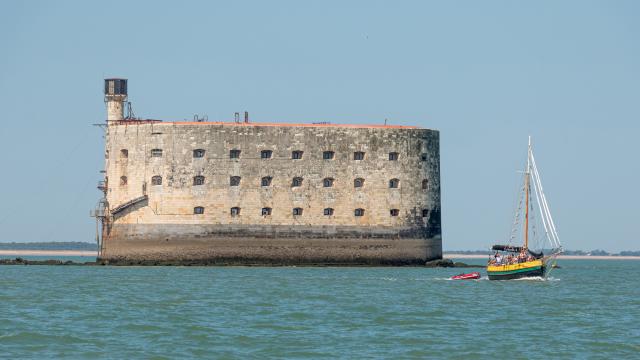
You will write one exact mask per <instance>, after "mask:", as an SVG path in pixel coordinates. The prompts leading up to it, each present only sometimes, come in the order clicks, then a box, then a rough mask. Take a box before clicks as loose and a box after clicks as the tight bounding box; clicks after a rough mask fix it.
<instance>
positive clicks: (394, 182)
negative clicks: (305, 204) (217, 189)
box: [120, 175, 429, 190]
mask: <svg viewBox="0 0 640 360" xmlns="http://www.w3.org/2000/svg"><path fill="white" fill-rule="evenodd" d="M204 179H205V178H204V176H195V177H194V178H193V185H204ZM240 180H241V177H240V176H232V177H230V178H229V186H240ZM272 180H273V178H272V177H270V176H265V177H263V178H262V179H261V180H260V185H261V186H271V181H272ZM302 181H303V179H302V178H301V177H295V178H293V181H292V182H291V187H300V186H302ZM334 181H335V180H334V179H333V178H325V179H323V180H322V186H323V187H333V183H334ZM120 185H127V177H126V176H122V177H120ZM151 185H162V176H159V175H156V176H153V177H152V178H151ZM363 186H364V179H363V178H357V179H355V180H353V187H356V188H360V187H363ZM398 187H400V180H399V179H391V180H389V188H391V189H397V188H398ZM428 187H429V180H428V179H424V180H422V189H425V190H426V189H428Z"/></svg>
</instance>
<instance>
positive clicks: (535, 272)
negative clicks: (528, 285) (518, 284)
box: [487, 260, 546, 280]
mask: <svg viewBox="0 0 640 360" xmlns="http://www.w3.org/2000/svg"><path fill="white" fill-rule="evenodd" d="M545 270H546V266H545V264H544V263H543V262H542V260H535V261H528V262H524V263H519V264H511V265H498V266H496V265H493V266H488V267H487V275H488V277H489V280H513V279H522V278H531V277H544V274H545Z"/></svg>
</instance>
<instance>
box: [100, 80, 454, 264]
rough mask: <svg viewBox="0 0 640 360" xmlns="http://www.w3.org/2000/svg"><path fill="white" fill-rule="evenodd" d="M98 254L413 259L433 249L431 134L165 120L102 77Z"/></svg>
mask: <svg viewBox="0 0 640 360" xmlns="http://www.w3.org/2000/svg"><path fill="white" fill-rule="evenodd" d="M105 102H106V104H107V122H106V125H105V126H104V128H105V129H106V136H105V139H106V143H105V168H104V173H105V177H104V181H103V182H101V184H100V186H99V188H100V189H101V190H102V191H103V194H104V197H103V199H102V200H101V201H100V202H99V206H98V208H97V209H96V211H95V216H96V217H97V219H98V220H99V223H100V225H101V230H100V231H99V236H98V238H99V243H100V254H99V258H100V259H101V260H102V261H108V262H109V263H112V264H113V263H122V264H162V263H175V264H187V263H192V264H273V265H296V264H318V265H319V264H322V265H330V264H344V265H418V264H423V263H424V262H425V261H428V260H431V259H436V258H441V257H442V238H441V226H440V155H439V133H438V131H436V130H429V129H421V128H417V127H412V126H393V125H353V124H352V125H334V124H327V123H323V124H284V123H251V122H249V121H248V118H245V121H242V122H241V121H239V119H238V118H237V117H236V121H234V122H209V121H194V122H164V121H160V120H150V119H139V118H133V117H132V116H131V115H130V116H125V115H124V109H125V106H126V105H127V104H128V103H127V80H126V79H106V80H105Z"/></svg>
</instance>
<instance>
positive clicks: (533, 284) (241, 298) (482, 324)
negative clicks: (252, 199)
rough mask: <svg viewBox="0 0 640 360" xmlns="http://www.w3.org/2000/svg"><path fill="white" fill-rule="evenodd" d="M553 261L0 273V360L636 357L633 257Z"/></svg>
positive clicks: (639, 292)
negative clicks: (503, 267) (551, 266)
mask: <svg viewBox="0 0 640 360" xmlns="http://www.w3.org/2000/svg"><path fill="white" fill-rule="evenodd" d="M467 261H468V262H473V261H469V260H467ZM476 262H480V260H477V261H476ZM559 264H560V265H561V266H562V268H561V269H556V270H554V271H553V272H552V274H551V277H550V278H549V279H547V280H545V281H542V280H517V281H504V282H498V281H488V280H479V281H451V280H447V278H448V277H450V276H452V275H455V274H457V273H459V272H460V269H426V268H366V267H363V268H332V267H327V268H321V267H315V268H310V267H299V268H296V267H277V268H261V267H102V266H91V267H89V266H82V267H73V266H0V358H38V359H42V358H78V359H98V358H104V359H138V358H155V359H165V358H166V359H171V358H242V359H244V358H255V359H262V358H297V359H315V358H318V359H323V358H324V359H334V358H345V359H354V358H368V359H369V358H370V359H391V358H415V359H424V358H457V359H462V358H464V359H487V358H521V359H532V358H534V359H535V358H547V359H549V358H551V359H563V358H566V359H575V358H594V359H597V358H602V359H609V358H628V359H631V358H635V359H638V358H640V280H639V278H640V261H633V260H630V261H625V260H566V261H561V262H560V263H559ZM481 272H482V273H483V275H484V274H485V272H484V270H482V271H481Z"/></svg>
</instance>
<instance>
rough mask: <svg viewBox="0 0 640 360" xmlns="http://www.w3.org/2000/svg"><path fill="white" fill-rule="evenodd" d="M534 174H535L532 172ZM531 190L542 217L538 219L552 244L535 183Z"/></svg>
mask: <svg viewBox="0 0 640 360" xmlns="http://www.w3.org/2000/svg"><path fill="white" fill-rule="evenodd" d="M534 174H535V172H534ZM533 188H534V193H535V194H536V202H537V203H538V208H539V209H540V214H541V215H542V216H540V219H542V225H543V226H544V232H545V234H546V235H547V238H549V241H550V242H553V240H551V238H550V235H549V229H548V228H547V222H546V220H545V215H544V211H543V210H542V204H541V202H540V195H539V194H538V192H539V191H540V190H539V189H538V184H537V182H536V181H534V182H533Z"/></svg>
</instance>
